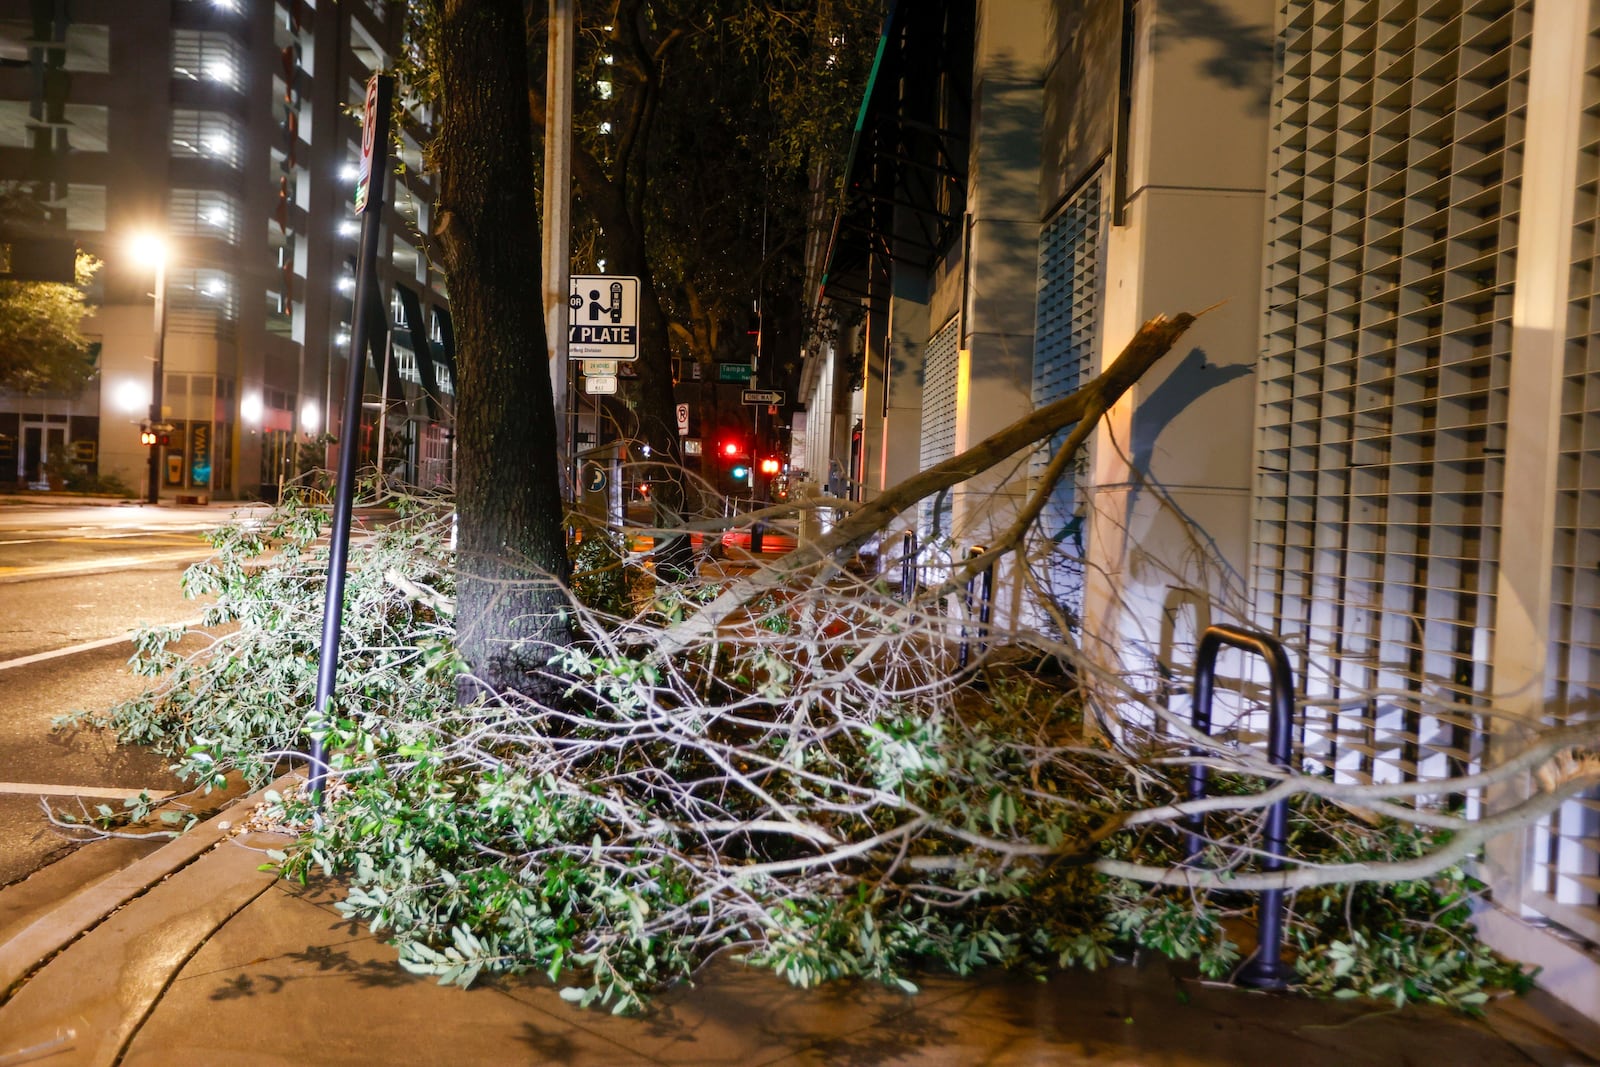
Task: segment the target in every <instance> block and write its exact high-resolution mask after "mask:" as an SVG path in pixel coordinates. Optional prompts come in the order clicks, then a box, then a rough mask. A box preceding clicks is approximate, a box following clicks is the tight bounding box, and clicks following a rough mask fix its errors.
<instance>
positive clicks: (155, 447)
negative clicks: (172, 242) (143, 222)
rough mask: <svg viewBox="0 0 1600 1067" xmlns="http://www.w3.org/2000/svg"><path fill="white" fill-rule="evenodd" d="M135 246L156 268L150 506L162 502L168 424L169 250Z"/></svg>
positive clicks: (153, 244) (146, 242)
mask: <svg viewBox="0 0 1600 1067" xmlns="http://www.w3.org/2000/svg"><path fill="white" fill-rule="evenodd" d="M135 245H136V251H137V254H138V255H139V256H140V258H142V259H144V260H146V261H147V262H150V263H153V264H154V265H155V268H156V293H155V296H156V318H155V334H156V346H155V348H156V351H155V366H154V367H153V368H152V369H151V371H150V430H151V432H152V433H153V434H154V436H153V438H152V439H151V441H150V479H149V481H150V484H149V487H148V489H147V490H146V493H145V500H146V501H147V502H148V503H151V504H159V503H160V502H161V438H162V431H161V429H160V426H161V424H162V423H163V422H165V421H166V420H165V418H164V415H165V405H164V404H163V403H162V395H161V387H162V386H163V385H164V384H165V382H166V347H167V249H166V246H165V244H163V243H162V241H161V239H160V238H158V237H153V236H149V235H146V236H143V237H140V238H138V240H137V241H136V243H135Z"/></svg>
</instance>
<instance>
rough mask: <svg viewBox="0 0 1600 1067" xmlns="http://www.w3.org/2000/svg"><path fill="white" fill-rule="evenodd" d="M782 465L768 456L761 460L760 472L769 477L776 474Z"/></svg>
mask: <svg viewBox="0 0 1600 1067" xmlns="http://www.w3.org/2000/svg"><path fill="white" fill-rule="evenodd" d="M782 466H783V464H781V463H779V462H778V461H777V460H776V459H773V458H772V457H770V456H769V457H767V458H766V459H764V460H762V461H761V473H762V474H765V475H766V476H767V477H769V478H770V477H771V476H772V475H774V474H777V473H778V471H779V469H780V468H781V467H782Z"/></svg>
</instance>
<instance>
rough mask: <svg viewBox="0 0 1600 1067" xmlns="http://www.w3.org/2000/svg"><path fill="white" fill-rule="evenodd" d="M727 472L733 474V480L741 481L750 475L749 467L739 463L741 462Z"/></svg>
mask: <svg viewBox="0 0 1600 1067" xmlns="http://www.w3.org/2000/svg"><path fill="white" fill-rule="evenodd" d="M728 473H729V474H731V475H732V476H733V480H734V481H736V482H742V481H744V480H745V479H746V478H748V477H750V468H749V467H746V466H745V465H744V464H742V463H741V464H739V466H737V467H735V468H733V470H731V471H729V472H728Z"/></svg>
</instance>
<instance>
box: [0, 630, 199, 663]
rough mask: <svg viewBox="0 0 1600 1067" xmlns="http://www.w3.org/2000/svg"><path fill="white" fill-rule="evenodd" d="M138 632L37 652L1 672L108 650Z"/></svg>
mask: <svg viewBox="0 0 1600 1067" xmlns="http://www.w3.org/2000/svg"><path fill="white" fill-rule="evenodd" d="M204 621H205V620H204V619H199V618H195V619H183V620H181V621H179V622H174V623H166V624H164V625H169V626H199V625H200V624H201V623H202V622H204ZM138 632H139V631H138V630H129V631H128V632H127V633H125V634H118V635H117V636H115V637H102V638H99V639H97V640H94V641H85V642H83V643H82V644H77V645H68V646H67V647H66V648H53V649H51V650H50V651H48V652H35V653H34V654H33V655H31V656H18V657H17V658H16V659H8V660H4V661H0V671H9V670H10V669H11V668H13V667H26V666H28V665H29V664H30V663H44V662H45V661H46V660H52V659H60V658H61V657H62V656H75V655H77V654H78V653H79V652H92V651H94V650H95V649H97V648H108V647H110V646H111V645H118V644H124V643H126V642H129V641H132V640H133V638H134V635H135V634H137V633H138Z"/></svg>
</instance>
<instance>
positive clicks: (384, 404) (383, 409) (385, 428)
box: [352, 330, 394, 485]
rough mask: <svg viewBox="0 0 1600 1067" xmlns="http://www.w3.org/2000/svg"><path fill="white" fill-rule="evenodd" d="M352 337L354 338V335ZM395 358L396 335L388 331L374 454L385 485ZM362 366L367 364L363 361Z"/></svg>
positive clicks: (380, 479)
mask: <svg viewBox="0 0 1600 1067" xmlns="http://www.w3.org/2000/svg"><path fill="white" fill-rule="evenodd" d="M352 336H354V335H353V334H352ZM393 357H394V335H393V334H391V333H389V332H388V331H387V330H385V331H384V337H383V387H382V389H381V390H380V391H379V394H378V397H379V398H378V441H377V447H375V448H374V449H373V452H374V453H375V454H376V455H377V459H376V461H375V464H374V465H375V466H376V467H377V468H378V484H380V485H385V484H386V483H385V482H384V477H383V472H384V466H383V446H384V444H385V443H386V442H387V434H388V433H389V360H390V359H392V358H393ZM362 366H363V367H365V366H366V362H365V361H364V360H363V361H362Z"/></svg>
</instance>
